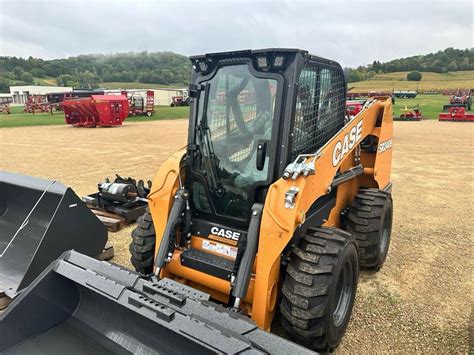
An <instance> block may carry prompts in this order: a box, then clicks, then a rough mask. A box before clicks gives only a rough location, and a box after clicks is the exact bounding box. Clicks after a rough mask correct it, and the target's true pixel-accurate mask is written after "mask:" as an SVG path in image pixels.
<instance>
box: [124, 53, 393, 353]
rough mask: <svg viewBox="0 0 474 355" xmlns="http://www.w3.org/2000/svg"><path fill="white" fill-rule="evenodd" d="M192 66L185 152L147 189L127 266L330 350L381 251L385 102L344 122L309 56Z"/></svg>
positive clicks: (327, 74)
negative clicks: (361, 275) (362, 271)
mask: <svg viewBox="0 0 474 355" xmlns="http://www.w3.org/2000/svg"><path fill="white" fill-rule="evenodd" d="M191 59H192V63H193V68H195V69H194V71H193V77H192V84H191V86H190V87H191V97H193V98H194V99H193V100H192V101H191V110H190V118H189V135H188V137H189V139H188V146H187V149H185V150H182V151H180V152H177V153H176V154H174V155H173V156H171V157H170V159H169V160H168V161H167V162H165V163H164V164H163V165H162V167H161V168H160V170H159V171H158V174H157V175H156V177H155V179H154V181H153V187H152V190H151V192H150V194H149V196H148V199H149V208H150V213H146V214H145V215H144V216H143V217H142V218H140V219H139V220H138V223H137V228H136V229H135V230H134V231H133V232H132V243H131V245H130V250H131V252H132V258H131V261H132V264H133V265H134V266H135V268H136V270H138V271H140V272H142V273H144V274H150V273H153V274H154V275H155V276H154V277H156V278H158V279H165V278H169V279H174V280H176V281H178V282H182V283H184V284H186V285H188V286H191V287H193V288H194V289H196V290H199V291H200V292H206V293H210V294H211V296H212V297H213V298H214V299H215V300H218V301H219V302H221V303H222V304H224V305H225V306H227V307H230V308H232V309H234V310H235V312H236V313H242V314H248V315H249V316H250V317H251V318H252V319H253V320H254V321H255V322H256V323H257V325H258V326H259V327H261V328H262V329H265V330H270V329H271V328H272V320H273V318H274V316H275V315H276V314H279V317H280V318H281V320H282V327H283V329H284V330H285V331H286V332H287V334H288V335H289V336H290V337H291V338H292V339H294V340H295V341H296V342H298V343H299V344H304V345H305V346H307V347H310V348H311V349H315V350H319V351H327V350H332V349H334V348H335V347H336V346H337V345H338V344H339V342H340V341H341V338H342V335H343V334H344V330H345V328H346V326H347V323H348V321H349V318H350V315H351V310H352V305H353V302H354V297H355V293H356V285H357V279H358V269H359V266H363V267H366V268H370V269H374V270H378V269H379V268H380V267H381V266H382V265H383V263H384V261H385V258H386V256H387V252H388V245H389V240H390V231H391V220H392V198H391V193H390V191H391V183H390V171H391V157H392V149H391V148H392V126H393V122H392V118H393V113H392V103H391V99H390V98H388V97H385V98H374V99H368V100H367V101H366V102H365V104H364V105H363V109H362V111H360V112H359V114H357V115H356V116H355V117H353V118H352V119H347V117H346V107H345V101H346V89H345V88H346V86H345V81H344V74H343V71H342V68H341V67H340V66H339V65H338V64H337V63H336V62H334V61H329V60H326V59H322V58H319V57H316V56H313V55H310V54H309V53H307V52H306V51H301V50H284V49H283V50H282V49H270V50H261V51H237V52H229V53H215V54H206V55H202V56H196V57H192V58H191ZM152 229H153V233H152V232H151V230H152ZM144 246H146V247H144ZM278 303H279V304H278Z"/></svg>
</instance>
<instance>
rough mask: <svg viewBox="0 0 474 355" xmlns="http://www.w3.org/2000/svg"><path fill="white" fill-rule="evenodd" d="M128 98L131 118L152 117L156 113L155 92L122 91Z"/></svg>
mask: <svg viewBox="0 0 474 355" xmlns="http://www.w3.org/2000/svg"><path fill="white" fill-rule="evenodd" d="M121 93H122V95H125V96H127V97H128V101H129V108H130V109H129V115H130V116H142V115H146V116H148V117H149V116H151V115H153V114H154V113H155V93H154V91H153V90H128V91H127V90H122V92H121Z"/></svg>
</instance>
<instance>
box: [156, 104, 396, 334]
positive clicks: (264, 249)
mask: <svg viewBox="0 0 474 355" xmlns="http://www.w3.org/2000/svg"><path fill="white" fill-rule="evenodd" d="M360 122H362V126H361V128H360V134H361V137H360V139H359V140H358V141H357V144H355V145H354V146H353V147H352V148H351V149H349V150H346V152H345V154H344V156H343V157H341V158H340V159H336V160H337V164H334V163H335V155H337V154H336V153H338V152H339V153H340V152H341V149H340V147H342V145H341V143H340V142H342V141H344V137H345V136H347V135H349V134H351V130H352V132H354V127H357V126H358V125H360ZM392 130H393V125H392V103H391V100H390V99H385V100H384V101H382V100H375V101H373V102H372V103H371V104H369V105H368V107H366V108H365V109H364V110H363V111H362V112H361V113H359V114H358V115H357V116H356V117H355V118H354V119H353V120H352V121H350V122H349V123H348V124H347V125H346V126H345V127H344V128H343V129H342V130H341V131H340V132H339V133H338V134H336V135H335V136H334V137H333V138H332V139H331V140H330V141H329V142H327V144H326V145H325V146H324V147H322V148H321V150H320V152H319V153H320V154H319V157H318V158H317V159H316V161H315V174H314V175H310V176H308V177H306V178H304V177H299V178H297V179H296V181H292V180H283V179H279V180H277V181H276V182H274V183H273V184H272V185H271V186H270V187H269V190H268V194H267V197H266V200H265V206H264V209H263V216H262V222H261V227H260V236H259V244H258V251H257V258H256V262H255V267H254V275H253V276H252V279H251V282H250V286H249V291H248V294H247V297H246V299H245V303H244V306H246V307H250V309H249V314H251V315H252V318H253V319H254V321H255V322H256V323H257V325H258V326H259V327H261V328H263V329H266V330H269V329H270V324H271V321H272V319H273V315H274V314H275V309H276V300H277V295H278V293H279V291H280V288H281V287H280V279H281V278H280V257H281V254H282V252H283V250H284V248H285V247H286V246H287V245H288V243H289V242H290V241H291V239H292V236H293V233H294V231H295V229H296V228H297V227H298V225H300V224H302V223H303V222H304V219H305V215H306V213H307V211H308V209H309V208H310V207H311V205H312V204H313V203H314V202H315V201H316V200H317V199H318V198H319V197H321V196H323V195H326V194H327V193H328V192H329V189H330V186H331V183H332V181H333V179H334V176H335V175H336V173H337V172H343V171H345V170H347V169H350V168H352V167H354V166H355V165H356V164H355V163H354V162H355V158H356V149H357V147H358V146H359V144H360V142H361V141H362V140H363V139H364V138H365V137H367V136H368V135H373V136H375V137H377V139H378V147H377V152H375V153H366V152H361V154H360V163H361V164H362V165H363V166H364V175H361V176H359V177H357V178H354V179H352V180H349V181H348V182H346V183H344V184H342V185H340V186H339V187H338V190H337V197H336V205H335V207H334V208H333V209H332V211H331V213H330V215H329V218H328V220H327V221H326V222H325V225H330V226H336V227H339V224H340V222H339V220H340V213H341V210H342V209H343V208H345V207H347V206H348V205H349V204H350V203H351V202H352V201H353V200H354V197H355V195H356V194H357V191H358V189H359V187H360V186H366V187H377V188H380V189H383V188H385V187H387V186H388V185H389V183H390V171H391V159H392V149H391V140H392V133H393V132H392ZM338 147H339V149H338ZM381 147H382V148H383V149H382V148H381ZM335 150H336V151H335ZM184 153H185V151H184V150H182V151H180V152H178V153H176V154H174V155H173V156H172V157H171V158H170V159H169V160H168V161H167V162H166V163H165V164H164V165H163V166H162V167H161V168H160V170H159V172H158V174H157V175H156V177H155V179H154V181H153V190H152V192H151V194H150V195H149V200H150V203H149V205H150V209H151V213H152V216H153V221H154V225H155V230H156V236H157V241H156V245H157V247H158V246H159V244H160V241H161V237H162V234H163V231H164V229H165V227H166V222H167V219H168V214H169V211H170V209H171V206H172V202H173V199H174V194H175V192H176V190H177V188H178V186H179V184H178V175H179V171H180V164H181V159H182V157H183V155H184ZM291 187H296V188H298V189H299V192H298V194H297V196H296V199H295V206H294V208H285V206H284V201H285V193H286V192H287V191H288V190H289V189H290V188H291ZM196 238H197V237H193V243H197V239H196ZM180 252H181V251H179V250H176V251H175V254H174V255H173V258H172V261H171V262H170V263H169V264H168V265H167V267H166V268H165V269H164V270H162V276H167V277H172V278H175V279H176V280H177V281H180V282H185V283H188V284H190V285H192V286H195V287H198V288H200V289H202V290H206V292H210V293H211V295H212V296H213V297H214V298H216V299H219V300H221V301H223V302H226V301H227V299H228V295H229V292H230V283H229V282H228V281H225V280H221V279H218V278H216V277H213V276H211V275H206V274H205V273H202V272H199V271H197V270H194V269H190V268H187V267H184V266H182V265H181V264H180V259H179V254H180Z"/></svg>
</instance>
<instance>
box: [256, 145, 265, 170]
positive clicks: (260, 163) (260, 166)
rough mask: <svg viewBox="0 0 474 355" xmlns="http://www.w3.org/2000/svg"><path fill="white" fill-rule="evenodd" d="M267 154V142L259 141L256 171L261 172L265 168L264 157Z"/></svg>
mask: <svg viewBox="0 0 474 355" xmlns="http://www.w3.org/2000/svg"><path fill="white" fill-rule="evenodd" d="M266 152H267V142H265V141H262V140H259V141H257V161H256V163H257V170H263V167H264V166H265V156H266V154H265V153H266Z"/></svg>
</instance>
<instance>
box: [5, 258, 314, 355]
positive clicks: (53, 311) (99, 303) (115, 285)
mask: <svg viewBox="0 0 474 355" xmlns="http://www.w3.org/2000/svg"><path fill="white" fill-rule="evenodd" d="M208 299H209V295H208V294H206V293H203V292H200V291H198V290H194V289H192V288H191V287H189V286H186V285H182V284H179V283H177V282H175V281H172V280H169V279H163V280H160V281H158V282H151V281H148V280H144V279H142V278H141V277H140V276H139V275H138V274H137V273H134V272H131V271H128V270H126V269H123V268H121V267H119V266H116V265H112V264H109V263H107V262H104V261H98V260H95V259H92V258H89V257H86V256H84V255H82V254H79V253H77V252H74V251H70V252H67V253H65V254H64V255H63V256H62V257H61V258H60V259H59V260H57V261H55V262H54V263H53V264H51V266H50V267H48V268H47V269H46V270H45V271H44V272H43V274H42V275H41V276H40V277H38V278H37V279H36V280H35V281H34V282H33V283H32V284H31V285H30V286H29V287H28V288H27V289H26V290H24V291H23V292H22V293H21V294H20V295H19V296H18V297H17V298H16V299H15V300H14V301H13V303H12V304H11V305H10V306H9V307H8V308H7V310H6V311H5V313H4V314H3V315H0V353H1V354H8V355H13V354H21V355H28V354H35V355H36V354H49V355H55V354H61V355H62V354H68V355H72V354H212V353H220V354H310V353H312V352H310V351H309V350H307V349H305V348H303V347H301V346H299V345H296V344H294V343H291V342H289V341H288V340H285V339H283V338H280V337H278V336H276V335H273V334H270V333H267V332H265V331H263V330H261V329H259V328H258V327H257V326H256V325H255V323H253V322H252V321H251V320H249V319H248V318H247V317H245V316H242V315H240V314H237V313H235V312H232V311H229V310H227V309H225V308H223V307H221V306H218V305H217V304H214V303H212V302H209V301H208Z"/></svg>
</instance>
